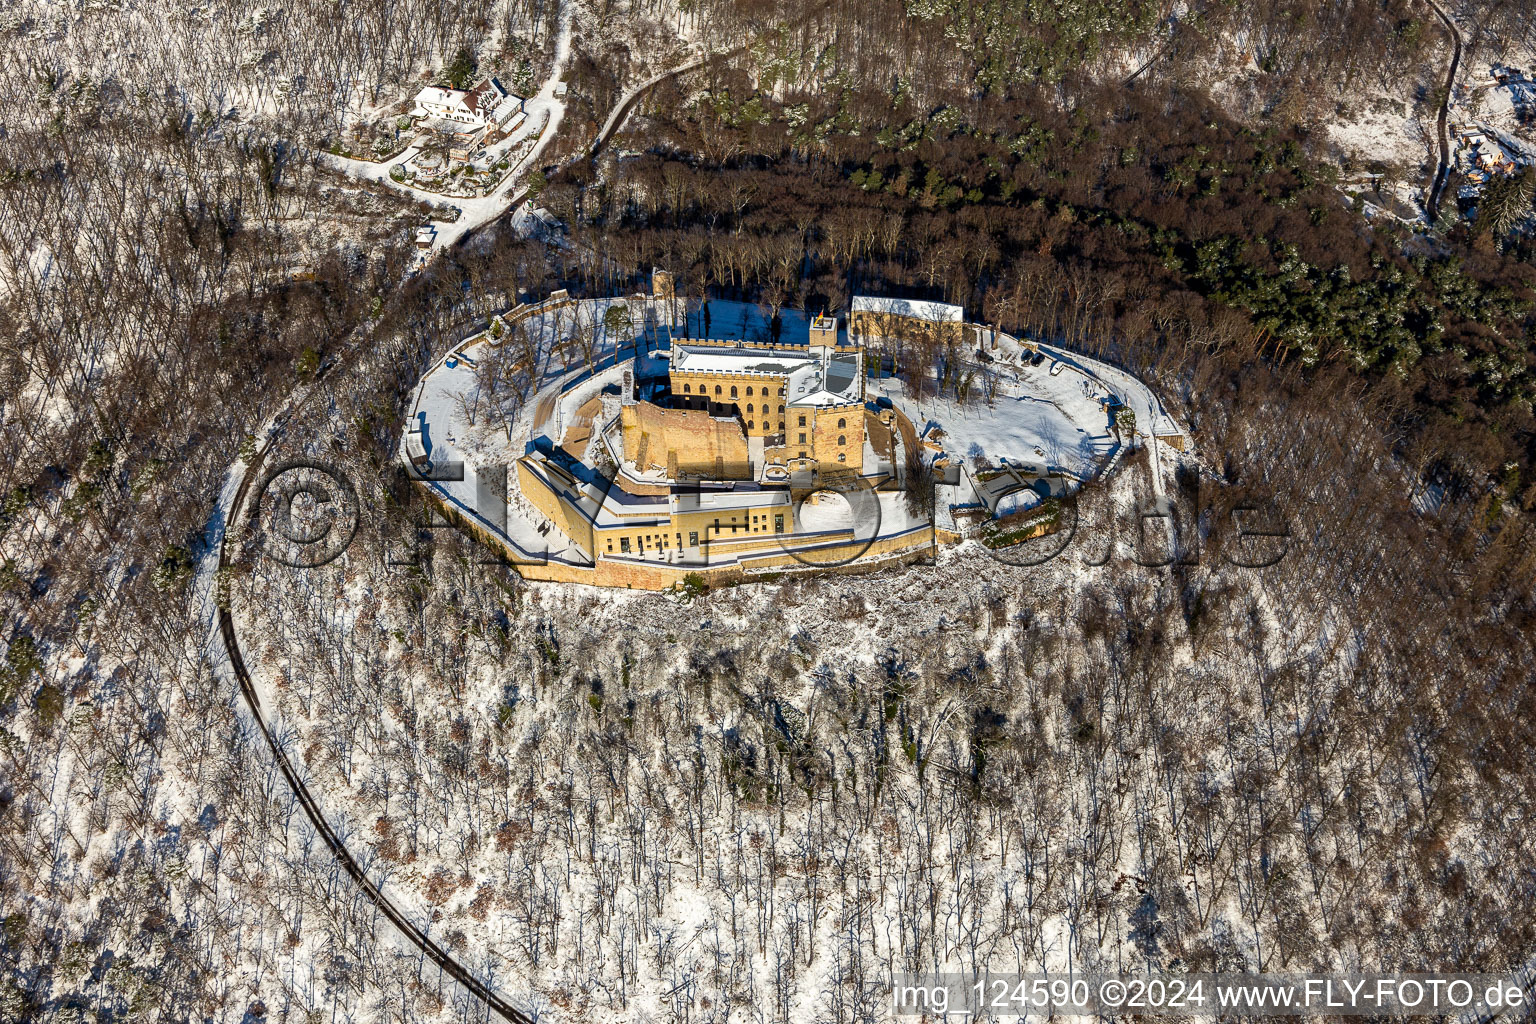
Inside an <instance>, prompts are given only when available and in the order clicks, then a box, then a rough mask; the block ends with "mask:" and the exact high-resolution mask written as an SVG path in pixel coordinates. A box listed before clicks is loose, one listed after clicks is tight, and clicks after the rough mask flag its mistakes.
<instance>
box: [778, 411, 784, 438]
mask: <svg viewBox="0 0 1536 1024" xmlns="http://www.w3.org/2000/svg"><path fill="white" fill-rule="evenodd" d="M783 411H784V409H783V408H782V407H781V408H780V409H779V412H783ZM783 432H784V421H783V420H779V433H781V434H782V433H783Z"/></svg>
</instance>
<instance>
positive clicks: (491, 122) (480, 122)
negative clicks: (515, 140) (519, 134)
mask: <svg viewBox="0 0 1536 1024" xmlns="http://www.w3.org/2000/svg"><path fill="white" fill-rule="evenodd" d="M522 113H523V98H522V97H521V96H516V95H513V94H512V93H510V92H508V91H507V89H506V87H505V86H503V85H502V84H501V83H500V82H498V81H497V80H496V79H494V78H487V79H485V80H484V81H482V82H481V83H480V84H479V85H476V86H475V87H474V88H473V89H469V90H467V91H466V90H463V89H444V88H442V87H440V86H436V85H429V86H427V87H426V88H425V89H423V90H421V92H419V93H417V94H416V106H415V108H414V109H412V111H411V116H412V117H425V118H431V119H436V120H442V121H456V122H458V123H459V124H467V125H471V126H473V127H476V128H488V127H494V128H496V129H498V130H499V131H510V130H511V129H512V128H513V127H516V123H515V122H517V121H519V120H521V118H520V117H519V115H521V114H522Z"/></svg>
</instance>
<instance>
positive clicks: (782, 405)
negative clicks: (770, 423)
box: [779, 402, 784, 425]
mask: <svg viewBox="0 0 1536 1024" xmlns="http://www.w3.org/2000/svg"><path fill="white" fill-rule="evenodd" d="M779 415H780V416H783V415H784V403H783V402H780V403H779ZM781 425H782V424H781Z"/></svg>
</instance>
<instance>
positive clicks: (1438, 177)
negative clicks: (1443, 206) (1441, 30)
mask: <svg viewBox="0 0 1536 1024" xmlns="http://www.w3.org/2000/svg"><path fill="white" fill-rule="evenodd" d="M1424 2H1425V3H1427V4H1429V6H1430V7H1431V8H1433V10H1434V12H1435V14H1436V15H1437V16H1439V18H1440V20H1441V22H1443V23H1444V24H1445V27H1446V29H1448V30H1449V31H1450V33H1451V42H1452V43H1453V44H1454V46H1455V49H1454V50H1453V51H1452V52H1451V66H1450V68H1449V69H1447V71H1446V73H1445V95H1444V96H1442V97H1441V98H1440V113H1439V115H1438V123H1437V129H1438V132H1439V135H1440V160H1439V163H1438V164H1437V165H1436V167H1435V178H1434V181H1432V182H1430V186H1429V195H1428V197H1427V198H1426V200H1425V203H1424V213H1425V215H1426V216H1427V217H1428V218H1429V223H1430V224H1434V222H1435V221H1436V219H1438V218H1439V216H1440V196H1441V193H1442V192H1444V191H1445V183H1446V180H1447V179H1448V178H1449V177H1450V173H1451V133H1450V128H1449V126H1448V125H1447V120H1448V119H1449V117H1450V109H1451V96H1452V95H1453V94H1454V93H1455V91H1456V74H1457V72H1458V71H1459V70H1460V69H1461V30H1460V29H1459V28H1457V27H1456V22H1455V21H1453V20H1451V16H1450V15H1449V14H1447V13H1446V12H1445V9H1444V8H1443V7H1441V6H1440V4H1439V3H1437V2H1436V0H1424Z"/></svg>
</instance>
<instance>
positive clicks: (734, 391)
mask: <svg viewBox="0 0 1536 1024" xmlns="http://www.w3.org/2000/svg"><path fill="white" fill-rule="evenodd" d="M731 397H732V398H735V397H736V385H735V384H732V385H731Z"/></svg>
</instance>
